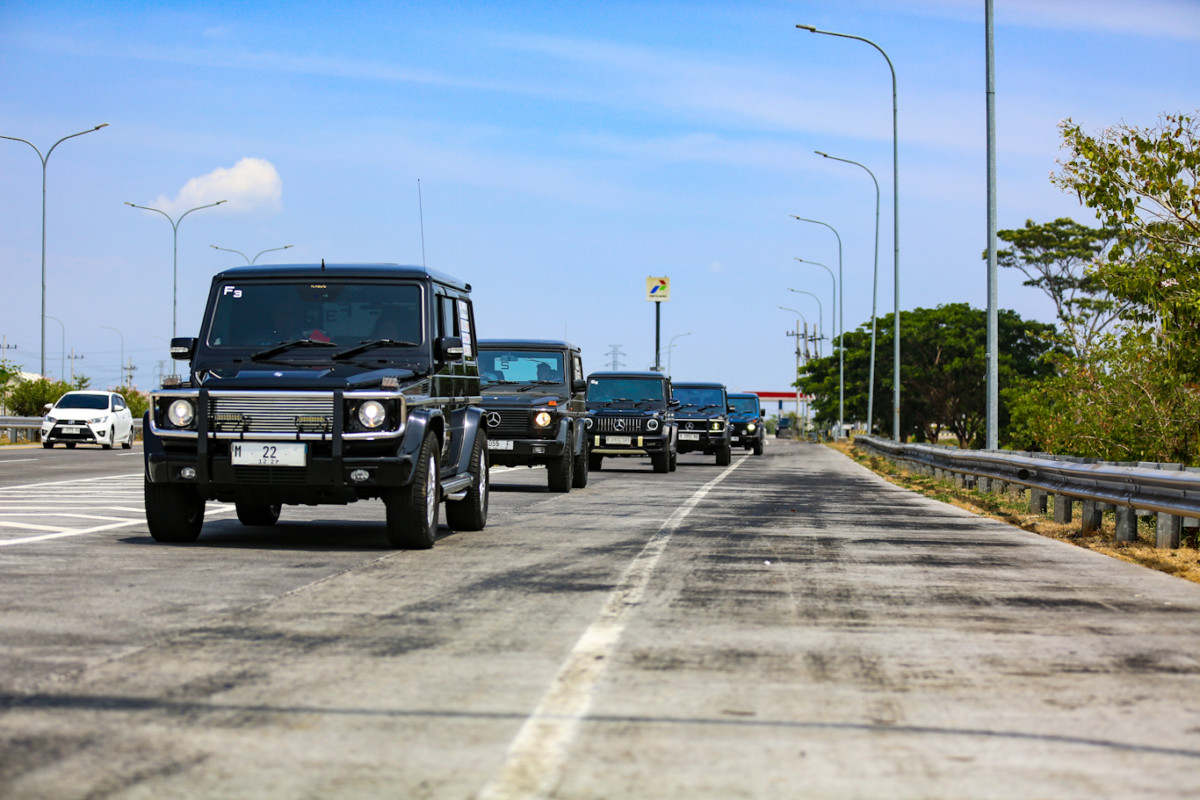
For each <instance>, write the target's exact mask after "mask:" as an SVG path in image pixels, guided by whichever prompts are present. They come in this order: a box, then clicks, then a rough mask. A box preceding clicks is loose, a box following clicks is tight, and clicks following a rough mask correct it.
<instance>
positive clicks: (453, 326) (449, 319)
mask: <svg viewBox="0 0 1200 800" xmlns="http://www.w3.org/2000/svg"><path fill="white" fill-rule="evenodd" d="M437 310H438V336H458V335H459V332H458V311H457V309H456V308H455V302H454V298H453V297H447V296H446V295H444V294H439V295H438V296H437Z"/></svg>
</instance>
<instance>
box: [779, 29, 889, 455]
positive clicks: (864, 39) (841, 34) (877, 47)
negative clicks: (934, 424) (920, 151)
mask: <svg viewBox="0 0 1200 800" xmlns="http://www.w3.org/2000/svg"><path fill="white" fill-rule="evenodd" d="M796 27H797V28H799V29H801V30H805V31H808V32H809V33H820V34H823V35H825V36H838V37H841V38H843V39H856V40H858V41H860V42H865V43H866V44H869V45H871V47H874V48H875V49H876V50H878V51H879V54H880V55H881V56H883V60H884V61H886V62H887V65H888V69H889V70H891V73H892V245H893V259H894V265H893V272H894V277H893V283H894V284H895V286H894V294H895V314H894V315H893V316H894V317H895V320H894V321H895V342H894V343H893V354H892V355H893V360H894V362H895V363H894V365H893V368H892V369H893V372H894V375H893V377H892V382H893V383H894V384H895V385H894V386H893V387H892V439H893V441H897V442H898V441H900V166H899V165H900V158H899V156H900V122H899V120H900V113H899V106H898V104H897V100H896V96H897V92H896V68H895V67H894V66H893V65H892V59H890V58H888V54H887V53H885V52H884V51H883V48H882V47H880V46H879V45H877V44H875V43H874V42H872V41H871V40H870V39H866V38H863V37H862V36H853V35H851V34H849V33H835V32H834V31H822V30H818V29H817V28H815V27H813V26H812V25H797V26H796ZM872 352H874V348H872Z"/></svg>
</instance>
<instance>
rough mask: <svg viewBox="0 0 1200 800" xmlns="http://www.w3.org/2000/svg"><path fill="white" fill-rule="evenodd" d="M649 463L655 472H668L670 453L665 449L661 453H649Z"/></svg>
mask: <svg viewBox="0 0 1200 800" xmlns="http://www.w3.org/2000/svg"><path fill="white" fill-rule="evenodd" d="M650 464H651V465H652V466H653V467H654V471H655V472H670V471H671V454H670V453H668V452H667V451H665V450H664V451H663V452H661V453H651V454H650Z"/></svg>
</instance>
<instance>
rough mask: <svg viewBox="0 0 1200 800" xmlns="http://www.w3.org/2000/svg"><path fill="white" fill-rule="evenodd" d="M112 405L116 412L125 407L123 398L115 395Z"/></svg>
mask: <svg viewBox="0 0 1200 800" xmlns="http://www.w3.org/2000/svg"><path fill="white" fill-rule="evenodd" d="M113 405H114V406H116V409H117V410H118V411H120V410H121V409H122V408H124V407H125V398H124V397H121V395H117V396H116V397H114V398H113Z"/></svg>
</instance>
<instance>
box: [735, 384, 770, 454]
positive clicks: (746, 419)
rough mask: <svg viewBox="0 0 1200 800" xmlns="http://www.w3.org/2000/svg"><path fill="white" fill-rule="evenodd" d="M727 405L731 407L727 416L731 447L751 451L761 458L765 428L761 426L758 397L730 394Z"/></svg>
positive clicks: (739, 393)
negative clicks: (730, 433) (731, 409)
mask: <svg viewBox="0 0 1200 800" xmlns="http://www.w3.org/2000/svg"><path fill="white" fill-rule="evenodd" d="M729 405H731V406H733V411H731V412H730V414H729V426H730V427H731V428H732V429H733V432H732V436H731V438H730V443H731V444H732V446H733V447H741V448H743V449H745V450H753V451H754V455H756V456H761V455H762V453H763V438H764V437H765V436H766V434H767V428H766V426H765V425H763V420H762V403H761V401H760V400H759V399H758V395H756V394H750V393H746V392H738V393H736V394H730V395H729Z"/></svg>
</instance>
